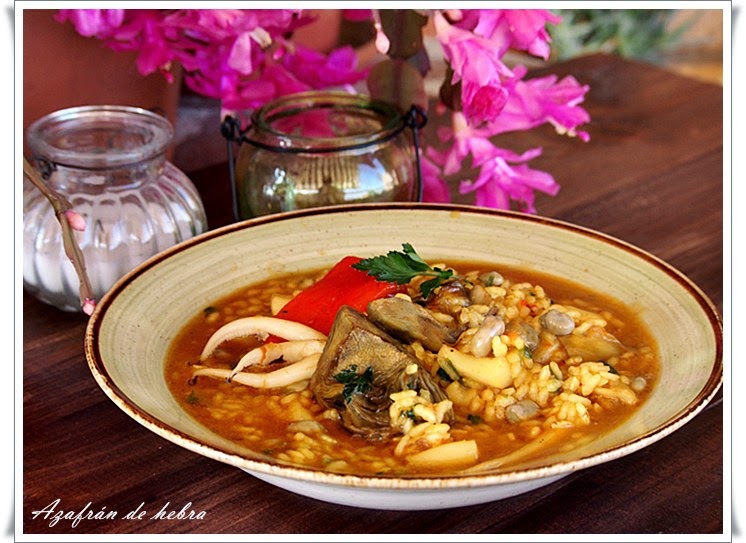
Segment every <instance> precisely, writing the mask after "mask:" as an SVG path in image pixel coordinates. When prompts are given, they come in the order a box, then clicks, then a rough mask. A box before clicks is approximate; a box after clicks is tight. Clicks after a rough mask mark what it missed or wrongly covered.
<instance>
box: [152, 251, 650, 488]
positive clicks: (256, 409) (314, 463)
mask: <svg viewBox="0 0 746 543" xmlns="http://www.w3.org/2000/svg"><path fill="white" fill-rule="evenodd" d="M449 265H451V266H452V267H453V268H454V269H455V270H457V272H458V273H460V272H461V271H462V270H463V271H466V270H484V271H489V270H493V269H496V268H495V266H494V265H485V264H482V263H477V262H456V263H449ZM497 269H498V270H499V272H500V273H501V274H502V275H503V276H504V277H505V278H506V279H507V280H509V281H510V282H512V283H513V284H515V283H519V282H528V283H531V284H533V285H541V287H543V290H544V291H545V292H546V295H547V297H549V298H551V301H552V302H555V303H560V304H568V305H572V306H574V307H578V308H581V309H584V310H588V311H593V312H597V313H599V314H601V315H603V316H604V318H605V319H606V320H607V322H608V325H607V327H606V329H607V330H608V331H609V332H611V333H612V334H613V335H614V336H615V337H616V338H618V339H619V340H620V341H621V342H622V344H624V345H625V346H626V347H629V348H630V349H631V351H632V352H633V354H632V355H628V356H626V357H622V358H620V359H619V360H615V363H614V371H615V373H617V374H618V375H620V376H628V377H627V379H628V380H629V379H633V378H635V377H637V378H638V379H639V378H642V379H643V380H644V382H645V383H646V385H645V387H644V388H643V389H642V390H638V391H637V393H636V396H637V400H636V401H635V402H634V404H632V405H630V404H627V403H624V402H620V401H618V400H616V399H614V398H610V397H607V396H603V395H594V394H591V395H590V396H589V405H588V406H587V411H588V412H589V413H590V418H591V422H590V424H585V425H576V426H572V427H569V428H563V429H561V439H558V440H556V439H555V440H552V439H550V440H548V441H549V442H550V443H548V444H547V445H546V446H542V447H533V448H532V447H525V448H524V449H521V448H522V447H523V446H524V445H527V444H529V443H531V442H534V443H535V442H537V438H538V437H540V436H547V435H556V434H557V432H552V430H550V429H548V428H547V424H546V423H545V422H546V421H542V420H541V419H538V420H536V419H534V420H528V421H521V422H518V423H516V422H509V421H508V420H506V419H505V418H500V417H496V416H495V415H494V413H493V411H495V409H493V408H492V407H486V406H488V405H489V406H493V404H495V402H494V400H493V399H492V398H493V397H494V395H495V394H499V393H500V391H499V390H498V391H487V390H485V389H487V388H489V387H474V388H475V390H474V392H473V393H472V392H469V391H467V392H468V396H470V397H468V398H466V399H464V400H463V401H460V402H454V404H453V410H454V413H455V421H454V422H453V423H452V424H451V437H452V439H453V440H465V439H468V440H474V441H476V443H477V446H478V450H479V462H485V461H489V460H490V459H494V458H496V457H500V456H503V455H506V454H509V453H511V452H513V451H518V450H524V451H525V452H523V453H522V454H521V455H520V463H521V464H524V465H527V464H531V463H536V461H537V459H540V458H541V457H542V456H544V455H546V454H548V453H549V452H551V451H557V450H563V449H570V448H574V447H576V446H577V445H578V444H581V443H584V442H587V441H589V440H591V439H594V438H595V437H596V436H598V435H600V434H602V433H605V432H607V431H609V430H610V429H611V428H614V427H615V426H617V425H618V424H620V423H621V422H622V421H624V420H625V419H626V418H628V417H629V416H630V415H631V414H632V413H633V412H634V410H636V409H638V408H639V406H640V405H642V403H643V402H644V401H645V399H646V398H647V397H648V396H649V394H650V391H651V389H652V388H653V387H654V384H655V382H656V381H657V379H658V377H659V371H660V366H659V361H658V357H657V350H656V347H655V342H654V340H653V338H652V337H651V336H650V334H649V333H648V331H647V330H646V329H645V328H644V326H643V325H642V323H641V321H640V320H639V319H638V318H637V316H636V315H635V313H634V311H633V310H632V309H631V308H629V307H626V306H625V305H624V304H623V303H621V302H619V301H617V300H614V299H611V298H610V297H608V296H606V295H604V294H602V293H599V292H593V291H591V290H589V289H587V288H584V287H582V286H580V285H578V284H574V283H571V282H568V281H565V280H562V279H559V278H556V277H552V276H550V275H548V274H544V273H538V272H534V271H529V270H525V269H517V268H507V267H504V266H502V267H499V268H497ZM324 271H325V270H316V271H314V272H311V273H305V274H295V275H286V276H280V277H275V278H272V279H270V280H268V281H265V282H262V283H259V284H255V285H249V286H246V287H245V288H241V289H240V290H238V291H236V292H235V293H233V294H231V295H229V296H227V297H225V298H223V299H220V300H216V301H215V302H214V303H213V304H211V305H210V306H209V307H204V308H195V310H196V311H195V315H194V317H193V318H192V319H191V320H190V321H189V323H188V324H187V325H186V326H185V327H184V328H183V329H182V330H181V331H180V333H179V334H178V336H177V337H176V338H175V340H174V341H173V343H172V345H171V347H170V349H169V353H168V356H167V360H166V364H165V377H166V380H167V383H168V385H169V387H170V389H171V391H172V393H173V395H174V397H175V398H176V399H177V400H178V402H179V403H180V404H181V406H183V408H184V409H185V410H186V411H187V412H188V413H189V414H190V415H191V416H192V417H194V418H195V419H196V420H198V421H199V422H200V423H202V424H204V425H205V426H207V427H208V428H210V429H211V430H213V431H214V432H215V433H217V434H219V435H221V436H224V437H226V438H228V439H230V440H232V441H234V442H236V443H238V444H240V445H242V446H244V447H246V448H248V449H251V450H252V451H254V452H256V453H258V454H260V455H262V456H264V457H266V458H268V459H271V460H272V461H276V462H279V463H284V464H289V465H302V466H305V467H309V468H312V469H322V470H329V471H334V472H340V473H353V474H360V475H379V476H401V475H405V476H406V475H416V474H447V473H451V472H454V471H458V469H461V468H463V467H468V466H412V465H409V463H408V461H407V459H406V458H405V457H398V456H396V455H395V454H394V448H395V445H396V439H387V440H368V439H365V438H363V437H360V436H356V435H353V434H351V433H350V432H349V431H347V430H346V429H345V428H344V427H343V426H342V425H341V424H340V422H339V421H338V420H334V419H333V418H329V417H328V413H325V410H324V408H322V407H321V406H320V405H319V404H318V403H317V402H316V401H315V399H314V397H313V394H312V393H311V391H310V390H309V389H308V386H307V382H304V383H302V384H300V385H298V386H291V387H289V388H287V389H269V390H264V389H255V388H252V387H248V386H244V385H241V384H236V383H227V382H225V381H223V380H219V379H213V378H209V377H204V376H201V377H199V378H198V379H193V378H192V372H193V367H194V365H195V364H198V363H200V362H199V357H200V353H201V351H202V348H203V347H204V345H205V343H206V342H207V340H208V338H209V337H210V336H211V335H212V334H213V333H214V332H215V331H216V330H217V329H218V328H220V327H221V326H223V325H224V324H226V323H228V322H230V321H232V320H234V319H237V318H240V317H245V316H251V315H271V314H272V312H271V300H272V297H273V296H276V295H280V296H286V297H290V296H293V295H294V294H296V293H297V292H299V291H300V290H302V289H303V288H306V287H307V286H309V285H310V284H312V283H313V282H314V281H315V280H317V279H318V278H320V277H321V276H322V275H323V273H324ZM258 345H260V342H259V341H258V339H257V338H246V339H238V340H231V341H229V342H226V343H225V344H224V345H222V346H221V349H220V350H219V351H218V352H217V353H216V355H214V356H213V357H211V358H210V360H208V361H207V362H203V363H204V364H207V365H211V366H215V367H221V368H226V369H230V368H232V367H233V366H234V365H235V364H236V362H237V361H238V359H239V358H240V357H241V356H242V355H243V354H245V353H246V352H248V351H249V350H250V349H251V348H253V347H256V346H258ZM433 373H434V370H433ZM563 378H567V375H566V374H565V375H563ZM555 394H556V393H555ZM475 398H476V399H475ZM500 409H502V408H501V407H499V406H498V407H497V408H496V410H497V411H499V410H500ZM304 420H314V421H317V422H318V423H320V424H321V425H322V426H323V428H324V430H325V431H323V432H314V431H310V432H309V431H308V429H307V427H305V426H304V423H300V421H304ZM532 449H534V450H532ZM506 467H512V466H506Z"/></svg>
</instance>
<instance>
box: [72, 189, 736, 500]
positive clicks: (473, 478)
mask: <svg viewBox="0 0 746 543" xmlns="http://www.w3.org/2000/svg"><path fill="white" fill-rule="evenodd" d="M385 210H399V211H402V210H403V211H417V210H425V211H435V212H448V213H469V214H477V215H486V216H498V217H504V218H508V219H510V220H518V221H525V222H529V223H535V224H540V225H545V226H548V227H552V228H559V229H562V230H566V231H570V232H575V233H578V234H581V235H584V236H587V237H590V238H592V239H596V240H600V241H603V242H604V243H606V244H609V245H611V246H613V247H615V248H617V249H620V250H623V251H625V252H627V253H630V254H631V255H633V256H634V257H637V258H639V259H641V260H643V261H645V262H646V263H647V264H648V265H651V266H653V267H655V268H657V269H658V270H660V271H662V272H664V273H665V274H666V275H667V276H669V277H670V278H671V279H673V280H675V281H676V283H678V285H679V286H680V287H681V288H683V289H684V290H686V291H687V292H688V294H689V295H690V296H691V297H692V298H693V299H694V300H695V301H696V302H697V304H698V306H699V307H700V309H701V310H702V311H703V313H704V314H705V315H706V317H707V319H708V321H709V324H710V330H711V331H712V333H713V335H714V340H715V352H714V363H713V365H712V368H711V370H710V374H709V376H708V378H707V380H706V382H705V383H704V385H703V387H702V388H701V390H700V391H699V392H698V393H697V395H696V396H694V397H693V398H692V399H691V400H690V401H689V402H688V404H687V406H686V407H685V408H684V409H682V410H681V411H680V412H678V413H677V414H676V416H675V417H673V418H671V419H669V420H667V421H666V422H664V423H663V424H661V425H659V426H657V427H655V428H652V429H650V430H648V431H647V432H645V433H644V434H641V435H639V436H636V437H635V438H634V439H631V440H628V441H625V442H623V443H620V444H618V445H616V446H613V447H611V448H609V449H606V450H604V451H601V452H598V453H592V454H588V455H586V456H581V457H579V458H575V459H572V460H564V461H556V462H553V463H549V464H546V465H542V466H538V467H526V468H516V469H507V470H505V471H501V472H499V473H489V472H487V473H473V474H458V473H456V474H452V475H435V476H423V475H413V476H406V475H397V476H383V477H381V476H374V475H351V474H340V473H333V472H327V471H323V470H318V469H314V468H304V467H300V466H289V465H284V464H279V463H273V462H271V461H269V460H266V461H265V460H261V459H253V458H248V457H246V456H243V455H241V454H239V453H235V452H231V451H228V450H224V449H222V448H220V447H218V446H213V445H210V444H206V443H204V442H203V441H201V440H200V439H199V438H198V437H195V436H192V435H189V434H187V433H185V432H182V431H181V430H179V429H177V428H174V427H172V426H171V425H169V424H166V423H164V422H162V421H161V420H159V419H158V418H157V417H155V416H153V415H151V414H150V413H148V412H147V411H145V410H143V409H141V408H140V407H139V406H137V405H136V404H135V402H134V401H132V400H131V399H130V398H129V397H128V396H127V394H126V393H125V392H124V391H122V390H121V388H119V386H118V385H117V384H116V383H115V382H114V380H113V379H112V377H111V375H110V374H109V372H108V370H107V368H106V362H105V361H104V360H103V358H102V356H101V353H100V350H99V346H98V338H99V334H100V331H101V328H102V326H103V325H104V320H105V318H106V314H107V311H108V310H109V308H110V306H111V304H112V302H113V301H114V300H115V299H116V297H117V296H118V295H119V294H121V292H122V291H124V290H125V289H127V288H128V286H129V285H130V284H131V283H132V282H133V281H134V280H135V279H137V278H138V277H139V276H141V275H143V274H145V273H148V271H149V270H150V269H151V268H153V267H155V266H157V265H158V264H159V263H160V262H162V261H164V260H167V259H169V258H171V256H172V255H174V254H177V253H180V252H183V251H185V250H187V249H189V248H191V247H193V246H195V245H200V244H203V243H206V242H208V241H210V240H212V239H214V238H218V237H221V236H224V235H228V234H231V233H233V232H238V231H242V230H245V229H248V228H253V227H255V226H258V225H262V224H268V223H274V222H278V221H289V220H293V219H296V218H301V217H308V216H313V215H326V214H337V213H358V212H365V211H385ZM84 347H85V355H86V360H87V364H88V367H89V369H90V371H91V373H92V374H93V377H94V379H95V380H96V382H97V383H98V385H99V386H100V387H101V389H102V390H103V391H104V393H105V394H106V395H107V396H108V397H109V398H110V399H111V400H112V401H113V402H114V403H115V404H116V405H117V406H118V407H119V408H120V409H122V410H123V411H124V412H125V413H127V414H128V415H129V416H130V417H132V418H133V419H135V421H137V422H138V423H140V424H141V425H143V426H145V427H146V428H148V429H149V430H151V431H153V432H154V433H155V434H157V435H159V436H160V437H162V438H164V439H167V440H168V441H171V442H172V443H175V444H177V445H179V446H181V447H184V448H186V449H188V450H191V451H192V452H195V453H197V454H200V455H202V456H205V457H208V458H211V459H214V460H217V461H220V462H223V463H226V464H229V465H232V466H234V467H238V468H241V469H243V470H244V471H247V472H248V473H254V472H256V473H260V474H267V475H274V476H280V477H284V478H288V479H294V480H297V481H309V482H315V483H324V484H331V485H337V486H346V487H349V486H352V487H367V488H379V489H409V490H411V489H445V488H451V489H455V488H466V487H483V486H492V485H500V484H509V483H516V482H521V481H529V480H535V479H541V478H545V477H551V476H558V475H567V474H569V473H571V472H573V471H577V470H579V469H585V468H587V467H591V466H594V465H598V464H602V463H605V462H608V461H610V460H614V459H617V458H621V457H623V456H626V455H628V454H631V453H633V452H636V451H638V450H640V449H642V448H645V447H647V446H648V445H650V444H652V443H654V442H656V441H659V440H661V439H663V438H664V437H666V436H668V435H670V434H671V433H673V432H674V431H676V430H678V429H679V428H680V427H682V426H683V425H684V424H686V423H687V422H689V421H690V420H691V419H692V418H694V417H695V416H696V415H697V414H699V413H700V412H701V411H702V410H703V409H704V408H705V407H706V406H707V405H708V404H709V403H710V401H711V400H712V399H713V398H714V396H715V395H716V394H717V393H718V391H719V390H720V388H721V387H722V383H723V323H722V318H721V316H720V314H719V313H718V311H717V309H716V308H715V305H714V304H713V303H712V301H711V300H710V299H709V298H708V296H707V295H706V294H705V293H704V292H703V291H702V290H701V289H700V288H699V287H698V286H697V285H696V284H695V283H694V282H693V281H692V280H691V279H689V278H688V277H687V276H686V275H685V274H683V273H682V272H681V271H679V270H678V269H676V268H675V267H673V266H672V265H670V264H668V263H667V262H665V261H664V260H662V259H661V258H659V257H657V256H655V255H653V254H652V253H650V252H648V251H646V250H644V249H641V248H639V247H637V246H635V245H632V244H630V243H628V242H626V241H623V240H621V239H619V238H616V237H614V236H611V235H609V234H605V233H602V232H599V231H596V230H593V229H590V228H587V227H584V226H580V225H576V224H573V223H570V222H566V221H563V220H560V219H555V218H549V217H544V216H540V215H529V214H525V213H520V212H517V211H508V210H498V209H493V208H484V207H478V206H474V205H469V204H453V203H448V204H441V203H420V202H393V203H366V204H349V205H339V206H330V207H320V208H310V209H304V210H295V211H288V212H283V213H277V214H273V215H266V216H262V217H256V218H252V219H247V220H243V221H239V222H235V223H232V224H228V225H226V226H222V227H220V228H216V229H214V230H209V231H207V232H205V233H202V234H200V235H197V236H195V237H193V238H190V239H188V240H185V241H183V242H181V243H179V244H177V245H174V246H172V247H170V248H169V249H166V250H165V251H162V252H161V253H158V254H156V255H154V256H152V257H150V258H149V259H147V260H146V261H144V262H143V263H142V264H140V265H138V266H137V267H135V268H134V269H133V270H131V271H130V272H128V273H127V274H126V275H124V276H123V277H122V278H120V279H119V280H118V281H117V282H116V283H115V284H114V285H113V286H112V288H111V289H110V290H109V291H108V292H107V293H106V294H105V295H104V296H103V297H102V298H101V300H100V301H99V303H98V304H97V305H96V308H95V309H94V312H93V314H92V315H91V317H90V319H89V321H88V324H87V326H86V331H85V339H84Z"/></svg>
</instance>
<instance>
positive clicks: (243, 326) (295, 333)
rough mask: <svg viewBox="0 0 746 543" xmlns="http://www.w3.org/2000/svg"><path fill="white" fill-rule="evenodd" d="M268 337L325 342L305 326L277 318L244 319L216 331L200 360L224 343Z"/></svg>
mask: <svg viewBox="0 0 746 543" xmlns="http://www.w3.org/2000/svg"><path fill="white" fill-rule="evenodd" d="M270 335H273V336H277V337H280V338H282V339H286V340H289V341H295V340H310V339H313V340H319V341H326V336H325V335H324V334H322V333H321V332H319V331H318V330H314V329H313V328H311V327H310V326H306V325H305V324H301V323H298V322H294V321H289V320H285V319H278V318H277V317H261V316H255V317H244V318H242V319H236V320H234V321H231V322H229V323H228V324H226V325H224V326H222V327H220V328H219V329H218V330H216V331H215V333H214V334H213V335H212V336H210V339H208V340H207V343H206V344H205V347H204V349H202V354H200V360H206V359H207V358H208V357H209V356H210V355H211V354H212V353H213V352H215V349H217V348H218V346H219V345H220V344H221V343H223V342H225V341H228V340H231V339H236V338H239V337H248V336H258V337H259V338H260V339H261V340H262V341H264V340H265V339H267V338H268V337H269V336H270Z"/></svg>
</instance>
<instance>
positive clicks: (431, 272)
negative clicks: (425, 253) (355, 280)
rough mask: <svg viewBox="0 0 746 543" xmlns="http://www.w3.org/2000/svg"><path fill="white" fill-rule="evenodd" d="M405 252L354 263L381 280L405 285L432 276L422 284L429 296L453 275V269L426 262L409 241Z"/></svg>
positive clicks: (391, 253)
mask: <svg viewBox="0 0 746 543" xmlns="http://www.w3.org/2000/svg"><path fill="white" fill-rule="evenodd" d="M402 249H403V252H401V251H389V252H388V253H386V254H385V255H380V256H374V257H372V258H366V259H363V260H361V261H360V262H357V263H355V264H353V265H352V267H353V268H355V269H356V270H360V271H364V272H367V273H368V275H372V276H373V277H375V278H376V279H378V280H379V281H389V282H392V283H397V284H399V285H403V284H405V283H409V282H410V281H411V280H412V279H414V278H415V277H420V276H425V277H432V279H428V280H427V281H423V282H422V284H421V285H420V293H421V294H422V296H423V297H424V298H428V297H429V296H430V294H431V293H432V291H433V290H435V289H436V288H437V287H439V286H440V285H441V284H442V282H443V281H444V280H446V279H448V278H450V277H452V276H453V270H442V269H440V268H433V267H431V266H430V264H428V263H427V262H425V261H424V260H423V259H422V257H420V255H418V254H417V252H416V251H415V250H414V247H412V245H411V244H409V243H404V244H402Z"/></svg>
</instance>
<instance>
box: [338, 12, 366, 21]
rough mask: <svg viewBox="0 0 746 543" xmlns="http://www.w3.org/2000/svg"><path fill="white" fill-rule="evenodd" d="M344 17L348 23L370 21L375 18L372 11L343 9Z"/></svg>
mask: <svg viewBox="0 0 746 543" xmlns="http://www.w3.org/2000/svg"><path fill="white" fill-rule="evenodd" d="M342 17H343V18H345V19H346V20H348V21H368V20H370V19H372V18H373V10H372V9H343V10H342Z"/></svg>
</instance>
